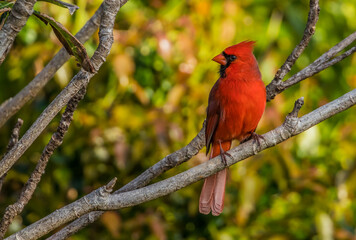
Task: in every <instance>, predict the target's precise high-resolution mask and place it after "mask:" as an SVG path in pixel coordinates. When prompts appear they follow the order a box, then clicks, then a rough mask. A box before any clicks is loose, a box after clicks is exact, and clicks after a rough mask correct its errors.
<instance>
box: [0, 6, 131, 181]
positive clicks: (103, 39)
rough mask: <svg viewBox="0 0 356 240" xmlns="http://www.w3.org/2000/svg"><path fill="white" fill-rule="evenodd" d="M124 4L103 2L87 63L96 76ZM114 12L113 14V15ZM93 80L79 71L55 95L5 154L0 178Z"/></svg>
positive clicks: (1, 164) (109, 45)
mask: <svg viewBox="0 0 356 240" xmlns="http://www.w3.org/2000/svg"><path fill="white" fill-rule="evenodd" d="M126 2H127V0H121V1H118V0H106V1H105V7H104V9H103V12H102V17H101V23H100V30H99V39H100V43H99V46H98V48H97V49H96V51H95V53H94V55H93V57H92V58H91V61H92V63H93V65H94V68H95V70H96V72H97V71H98V69H99V68H100V66H101V65H102V64H103V63H104V61H105V59H106V57H107V55H108V54H109V51H110V49H111V46H112V43H113V27H114V21H115V16H116V13H117V11H118V10H119V8H120V6H122V5H123V4H124V3H126ZM107 5H109V6H110V7H107ZM115 10H117V11H116V12H114V11H115ZM93 76H94V74H93V73H89V72H86V71H85V70H83V69H81V70H80V71H79V73H78V74H77V75H76V76H74V78H73V79H72V80H71V81H70V83H69V84H68V85H67V86H66V87H65V88H64V89H63V90H62V91H61V92H60V93H59V94H58V95H57V97H56V98H55V99H54V100H53V101H52V102H51V103H50V104H49V105H48V106H47V108H46V109H45V110H44V111H43V112H42V113H41V115H40V116H39V117H38V118H37V120H36V121H35V122H34V123H33V124H32V126H31V127H30V128H29V129H28V130H27V132H26V133H25V134H24V136H23V137H22V138H21V139H20V141H19V142H18V143H17V144H15V146H14V147H13V148H12V149H11V150H10V152H8V153H7V154H6V155H5V156H4V157H3V159H2V160H1V161H0V176H2V175H4V173H5V172H7V171H8V170H9V169H10V168H11V166H12V165H13V164H14V163H15V162H16V160H17V159H19V158H20V157H21V156H22V154H23V153H24V152H25V151H26V150H27V148H28V147H29V146H31V144H32V143H33V141H34V140H35V139H36V138H37V137H38V136H39V135H40V134H41V132H42V131H43V130H44V128H45V127H46V126H47V125H48V124H49V123H50V121H51V120H52V119H53V118H54V117H55V116H56V115H57V113H58V112H59V111H60V110H61V109H62V108H63V107H64V106H65V105H66V104H67V103H68V101H69V100H70V99H71V98H72V97H73V96H74V95H75V94H76V93H77V92H78V91H79V90H80V89H81V88H83V87H86V86H87V85H88V84H89V81H90V79H91V78H92V77H93Z"/></svg>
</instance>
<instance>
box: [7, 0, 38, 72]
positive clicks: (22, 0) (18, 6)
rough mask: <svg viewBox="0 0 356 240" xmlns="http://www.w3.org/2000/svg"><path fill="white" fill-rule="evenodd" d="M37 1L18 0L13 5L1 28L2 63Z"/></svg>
mask: <svg viewBox="0 0 356 240" xmlns="http://www.w3.org/2000/svg"><path fill="white" fill-rule="evenodd" d="M35 3H36V0H17V1H16V2H15V4H14V6H13V7H12V9H11V12H10V15H9V17H8V19H7V21H6V23H5V24H4V26H3V27H2V28H1V30H0V65H1V64H2V62H3V61H4V60H5V58H6V55H7V54H8V53H9V51H10V49H11V46H12V43H13V42H14V40H15V38H16V36H17V34H18V33H19V32H20V30H21V29H22V28H23V26H25V24H26V22H27V19H28V17H29V16H30V15H31V14H32V12H33V5H34V4H35Z"/></svg>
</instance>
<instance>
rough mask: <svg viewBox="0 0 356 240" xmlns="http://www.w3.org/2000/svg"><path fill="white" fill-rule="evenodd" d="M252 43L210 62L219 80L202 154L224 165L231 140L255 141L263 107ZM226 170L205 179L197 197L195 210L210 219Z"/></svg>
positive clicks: (220, 203)
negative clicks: (197, 206) (217, 65)
mask: <svg viewBox="0 0 356 240" xmlns="http://www.w3.org/2000/svg"><path fill="white" fill-rule="evenodd" d="M254 43H255V42H253V41H244V42H241V43H239V44H236V45H234V46H231V47H228V48H226V49H225V50H224V51H223V52H222V53H221V54H219V55H217V56H216V57H214V58H213V59H212V60H213V61H215V62H217V63H219V64H221V65H220V71H219V73H220V78H219V79H218V80H217V81H216V83H215V84H214V86H213V88H212V89H211V91H210V94H209V104H208V109H207V118H206V119H207V123H206V129H205V139H206V153H207V154H208V152H209V149H210V145H211V146H212V147H211V154H210V158H214V157H216V156H218V155H221V159H222V161H223V162H224V163H225V164H226V158H225V155H228V156H229V154H228V153H226V152H225V151H228V150H229V149H230V147H231V142H232V140H234V139H237V140H238V141H240V142H242V141H246V140H249V139H251V138H253V139H255V140H257V141H258V140H259V139H258V137H260V136H259V135H257V134H256V133H255V130H256V127H257V124H258V122H259V121H260V119H261V117H262V114H263V112H264V109H265V106H266V89H265V86H264V84H263V82H262V80H261V73H260V71H259V69H258V64H257V61H256V58H255V56H254V55H253V53H252V51H253V46H254ZM226 174H227V169H224V170H222V171H220V172H218V173H216V174H215V175H213V176H210V177H208V178H206V179H205V182H204V185H203V189H202V191H201V194H200V200H199V211H200V212H201V213H203V214H209V213H210V211H211V212H212V214H213V215H214V216H218V215H219V214H220V213H222V211H223V208H224V197H225V183H226Z"/></svg>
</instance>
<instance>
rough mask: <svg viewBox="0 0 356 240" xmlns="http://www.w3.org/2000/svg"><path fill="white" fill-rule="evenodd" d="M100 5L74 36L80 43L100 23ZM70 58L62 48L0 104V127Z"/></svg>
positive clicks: (88, 36)
mask: <svg viewBox="0 0 356 240" xmlns="http://www.w3.org/2000/svg"><path fill="white" fill-rule="evenodd" d="M102 8H103V7H102V5H101V6H100V7H99V9H98V10H97V11H96V12H95V14H94V15H93V16H92V17H91V18H90V19H89V20H88V21H87V22H86V24H85V25H84V26H83V27H82V29H80V31H79V32H78V33H77V34H76V35H75V37H76V38H77V39H78V40H79V41H80V42H82V43H84V42H86V41H87V40H88V39H89V38H90V36H91V35H93V34H94V32H95V31H96V30H97V28H98V27H99V24H100V16H101V13H102ZM69 58H70V56H69V54H68V53H67V51H66V50H65V49H64V48H62V49H61V50H60V51H59V52H58V53H57V54H56V55H55V56H54V57H53V58H52V60H51V61H50V62H49V63H48V64H47V65H46V66H45V67H44V68H43V69H42V71H41V72H40V73H39V74H38V75H37V76H36V77H35V78H34V79H33V80H32V81H31V82H30V83H29V84H28V85H27V86H26V87H24V88H23V89H22V90H21V91H20V92H19V93H17V94H16V95H15V96H14V97H13V98H10V99H8V100H6V101H5V102H3V103H2V104H1V105H0V127H2V126H3V125H4V124H5V123H6V121H7V120H9V118H11V117H12V116H13V115H14V114H15V113H17V112H18V111H19V110H20V109H21V108H22V107H23V106H24V105H25V103H27V102H28V101H30V100H31V99H33V98H34V97H36V96H37V94H38V93H39V92H40V91H41V90H42V88H43V87H44V86H45V85H46V84H47V83H48V81H49V80H50V79H52V78H53V76H54V74H55V73H56V72H57V71H58V69H59V68H60V67H62V65H63V64H64V63H65V62H67V61H68V59H69Z"/></svg>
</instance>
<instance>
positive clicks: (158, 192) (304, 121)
mask: <svg viewBox="0 0 356 240" xmlns="http://www.w3.org/2000/svg"><path fill="white" fill-rule="evenodd" d="M302 102H303V101H302V99H299V100H298V103H297V104H295V107H294V110H293V111H292V113H291V114H289V115H288V116H287V117H286V120H285V122H284V123H283V124H282V125H281V126H279V127H277V128H276V129H274V130H271V131H270V132H268V133H266V134H264V135H263V139H264V141H262V142H261V143H260V144H259V147H258V149H257V150H256V145H257V143H255V142H253V141H252V140H251V141H247V142H245V143H243V144H240V145H239V146H237V147H235V148H233V149H232V150H230V151H229V153H230V154H231V156H232V159H230V158H228V159H227V166H226V165H225V164H224V163H222V161H221V158H220V156H218V157H215V158H213V159H211V160H209V161H206V162H204V163H202V164H200V165H198V166H196V167H193V168H191V169H189V170H187V171H185V172H183V173H180V174H177V175H175V176H173V177H171V178H168V179H165V180H163V181H160V182H158V183H155V184H152V185H149V186H147V187H144V188H140V189H136V190H133V191H130V192H124V193H119V194H111V195H106V197H102V198H99V197H98V195H97V194H95V192H96V191H94V192H92V193H90V194H88V195H86V196H84V197H82V198H80V199H79V200H77V201H75V202H73V203H71V204H70V205H67V206H65V207H63V208H61V209H58V210H56V211H55V212H53V213H51V214H50V215H48V216H47V217H45V218H42V219H41V220H39V221H37V222H35V223H33V224H31V225H30V226H28V227H26V228H25V229H23V230H21V231H20V232H18V233H16V234H13V235H11V236H10V237H9V238H8V239H9V240H10V239H16V238H20V239H21V238H23V239H35V238H38V237H41V236H43V235H44V234H47V233H48V232H50V231H52V230H54V229H55V228H57V227H59V226H61V225H62V224H64V223H66V222H68V221H72V220H73V219H75V218H76V217H78V216H80V215H83V214H85V213H87V212H90V211H92V210H98V209H101V210H114V209H120V208H125V207H130V206H134V205H137V204H140V203H143V202H147V201H150V200H153V199H156V198H158V197H162V196H165V195H167V194H169V193H172V192H174V191H177V190H179V189H181V188H183V187H186V186H188V185H190V184H192V183H194V182H196V181H199V180H201V179H203V178H206V177H208V176H210V175H212V174H215V173H216V172H218V171H221V170H222V169H223V168H225V167H229V166H231V165H233V164H235V163H237V162H240V161H242V160H244V159H246V158H248V157H250V156H253V155H255V154H257V153H258V152H260V151H262V150H264V149H266V148H270V147H273V146H275V145H276V144H278V143H281V142H283V141H285V140H287V139H289V138H291V137H292V136H295V135H297V134H300V133H301V132H304V131H306V130H307V129H309V128H310V127H312V126H314V125H316V124H318V123H320V122H322V121H324V120H325V119H327V118H329V117H331V116H333V115H335V114H337V113H340V112H342V111H345V110H346V109H348V108H350V107H351V106H353V105H355V104H356V89H355V90H353V91H351V92H349V93H347V94H345V95H343V96H341V97H340V98H338V99H336V100H334V101H332V102H330V103H328V104H325V105H324V106H322V107H320V108H318V109H316V110H314V111H312V112H310V113H308V114H306V115H304V116H303V117H300V118H298V117H297V112H298V109H300V107H301V104H302Z"/></svg>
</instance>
